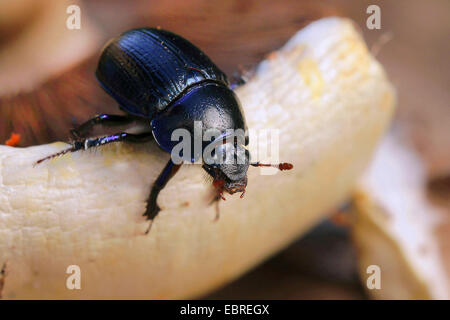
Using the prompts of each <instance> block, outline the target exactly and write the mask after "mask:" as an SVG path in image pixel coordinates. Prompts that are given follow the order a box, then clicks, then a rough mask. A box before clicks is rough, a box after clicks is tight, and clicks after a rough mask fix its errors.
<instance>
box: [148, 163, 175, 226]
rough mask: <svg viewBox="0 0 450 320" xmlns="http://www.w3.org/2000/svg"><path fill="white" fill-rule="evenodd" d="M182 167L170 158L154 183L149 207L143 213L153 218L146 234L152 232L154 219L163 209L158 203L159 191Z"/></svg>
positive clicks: (149, 198) (149, 218) (150, 218)
mask: <svg viewBox="0 0 450 320" xmlns="http://www.w3.org/2000/svg"><path fill="white" fill-rule="evenodd" d="M180 167H181V164H178V165H177V164H174V163H173V162H172V159H170V160H169V162H167V164H166V166H165V167H164V169H163V170H162V171H161V173H160V174H159V176H158V178H157V179H156V180H155V182H154V183H153V186H152V189H151V191H150V195H149V197H148V199H147V209H146V210H145V212H144V214H143V216H145V217H146V218H147V220H151V221H150V225H149V227H148V229H147V231H146V232H145V234H148V233H149V232H150V229H151V227H152V223H153V220H154V219H155V218H156V216H157V215H158V213H159V211H161V209H160V207H159V206H158V203H157V200H158V195H159V193H160V192H161V190H162V189H164V187H165V186H166V184H167V182H169V180H170V179H171V178H172V177H173V176H174V175H175V174H176V173H177V172H178V169H180Z"/></svg>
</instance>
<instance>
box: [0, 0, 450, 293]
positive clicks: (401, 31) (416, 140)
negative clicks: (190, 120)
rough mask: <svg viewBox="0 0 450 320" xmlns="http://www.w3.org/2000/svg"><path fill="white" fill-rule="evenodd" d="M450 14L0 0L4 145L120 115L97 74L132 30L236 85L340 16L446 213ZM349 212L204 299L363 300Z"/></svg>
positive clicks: (60, 136)
mask: <svg viewBox="0 0 450 320" xmlns="http://www.w3.org/2000/svg"><path fill="white" fill-rule="evenodd" d="M73 4H76V5H78V6H79V7H80V8H81V28H80V29H79V30H69V29H68V28H67V27H66V20H67V18H68V17H69V15H70V14H69V13H67V12H66V9H67V7H68V6H69V5H73ZM371 4H376V5H378V6H379V7H380V9H381V29H380V30H369V29H367V27H366V20H367V18H368V16H369V14H367V13H366V9H367V7H368V6H369V5H371ZM449 13H450V2H449V1H448V0H433V1H426V2H425V1H420V0H399V1H361V0H347V1H337V0H336V1H332V0H329V1H320V2H319V1H314V0H311V1H307V0H301V1H299V0H283V1H268V0H258V1H256V0H255V1H251V0H246V1H242V0H241V1H238V0H230V1H216V0H188V1H185V0H179V1H159V0H152V1H141V0H128V1H119V0H96V1H87V0H86V1H75V0H73V1H66V0H39V1H38V0H15V1H7V0H0V143H5V142H7V141H9V144H12V143H11V140H10V137H11V134H12V133H16V134H19V135H20V141H15V142H14V144H16V145H18V146H20V147H25V146H30V145H35V144H42V143H48V142H51V141H55V140H67V139H68V132H69V129H70V128H71V127H73V126H74V125H75V124H77V123H81V122H83V121H85V120H87V119H88V118H90V117H91V116H92V115H94V114H96V113H99V112H102V113H108V112H111V113H114V112H116V111H117V104H116V103H115V102H114V100H112V99H111V98H110V97H109V96H107V95H106V94H105V93H104V92H103V91H102V90H101V89H100V87H99V86H98V85H97V82H96V80H95V77H94V71H95V67H96V63H97V60H98V57H99V53H100V50H101V48H102V46H103V45H104V43H105V42H106V41H107V40H108V39H109V38H111V37H113V36H116V35H118V34H119V33H121V32H123V31H125V30H127V29H129V28H133V27H142V26H160V27H162V28H164V29H168V30H171V31H173V32H175V33H178V34H180V35H182V36H184V37H186V38H187V39H189V40H190V41H192V42H193V43H195V44H196V45H197V46H199V47H200V48H201V49H203V50H204V51H205V52H206V53H207V54H208V55H209V56H210V57H211V58H212V60H213V61H215V62H216V64H217V65H218V66H219V67H221V68H222V69H223V70H224V71H225V72H226V73H227V74H228V75H229V76H234V75H238V74H240V73H242V72H246V71H250V70H251V69H252V68H253V67H254V66H255V65H256V64H257V63H258V61H260V60H261V59H263V58H264V57H265V56H266V55H267V54H268V53H270V52H271V51H272V50H274V49H277V48H278V47H280V46H281V45H283V43H284V42H285V41H286V40H287V39H288V38H289V37H291V36H292V35H293V34H294V33H295V32H296V31H298V30H299V29H300V28H302V27H303V26H305V25H307V24H308V23H310V22H311V21H314V20H316V19H319V18H321V17H325V16H344V17H349V18H351V19H353V20H354V22H355V24H356V25H358V26H359V29H360V31H361V33H362V34H363V36H364V38H365V40H366V42H367V45H368V47H369V49H370V50H371V52H372V54H374V55H376V57H377V59H378V60H379V61H380V62H381V63H382V64H383V66H384V67H385V69H386V71H387V73H388V75H389V78H390V79H391V81H392V82H393V84H394V85H395V87H396V88H397V90H398V109H397V114H396V118H395V121H394V124H393V127H394V128H396V129H398V130H399V131H400V132H401V134H402V136H403V137H404V139H407V140H408V141H409V142H410V143H411V145H412V146H413V148H414V150H415V151H417V152H418V154H420V158H421V159H422V160H423V162H424V166H425V168H426V177H427V184H426V185H425V186H424V192H425V194H426V195H427V197H428V198H429V200H430V201H431V202H432V203H433V204H434V205H436V206H439V207H440V208H441V209H442V210H444V211H445V212H447V213H448V214H450V106H449V101H450V90H449V84H450V72H449V71H450V62H449V59H448V57H449V49H450V43H449V41H448V39H449V36H450V20H449V19H448V15H449ZM16 140H17V139H16ZM346 206H348V203H347V204H346V203H344V204H342V208H336V212H335V213H332V218H331V219H329V220H327V221H323V222H322V223H321V224H320V225H318V226H317V227H316V228H314V229H313V230H311V231H310V232H309V233H308V234H307V235H306V236H303V237H302V238H301V239H298V241H297V242H295V243H294V244H292V245H291V246H290V247H289V248H287V249H286V250H284V251H282V252H280V253H278V254H277V255H276V256H274V257H272V258H271V259H269V260H268V261H266V262H265V263H264V264H262V265H260V266H258V267H257V268H256V269H254V270H253V271H250V272H249V273H247V274H246V275H244V276H242V277H241V278H240V279H238V280H236V281H234V282H233V283H231V284H229V285H227V286H226V287H224V288H221V289H219V290H218V291H216V292H214V293H212V294H211V295H209V296H207V297H204V298H212V299H355V298H357V299H365V298H368V297H369V295H368V293H367V291H366V290H365V289H364V287H365V285H364V283H363V282H362V281H361V280H360V277H359V275H358V270H357V269H358V268H357V261H358V251H357V248H355V245H354V241H353V238H352V233H351V231H350V229H349V226H348V225H349V223H348V220H349V213H347V210H346ZM448 231H450V224H449V220H448V219H447V220H446V219H444V220H443V221H442V222H441V223H440V224H439V226H438V227H437V229H436V232H437V237H438V242H439V248H440V250H441V253H442V256H443V261H444V267H445V270H446V272H447V274H450V247H449V245H448V241H446V235H447V234H448Z"/></svg>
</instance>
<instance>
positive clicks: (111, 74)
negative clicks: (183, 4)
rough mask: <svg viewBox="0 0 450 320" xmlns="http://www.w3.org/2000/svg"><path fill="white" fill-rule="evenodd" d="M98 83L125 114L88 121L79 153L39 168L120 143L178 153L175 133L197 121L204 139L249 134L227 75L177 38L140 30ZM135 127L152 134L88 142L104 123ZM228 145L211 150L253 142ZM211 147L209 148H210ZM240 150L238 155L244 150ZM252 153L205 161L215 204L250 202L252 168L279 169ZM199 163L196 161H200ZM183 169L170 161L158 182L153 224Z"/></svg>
mask: <svg viewBox="0 0 450 320" xmlns="http://www.w3.org/2000/svg"><path fill="white" fill-rule="evenodd" d="M96 76H97V79H98V80H99V82H100V84H101V86H102V87H103V88H104V89H105V91H106V92H107V93H108V94H109V95H111V96H112V97H113V98H114V99H115V100H116V101H117V102H118V104H119V107H120V109H121V110H122V111H123V112H124V113H125V114H124V115H110V114H101V115H98V116H96V117H94V118H92V119H90V120H88V121H87V122H85V123H83V124H82V125H80V126H79V127H77V128H76V129H73V130H72V131H71V134H72V136H73V138H74V141H73V142H72V147H71V148H69V149H67V150H63V151H62V152H59V153H57V154H53V155H50V156H48V157H46V158H44V159H41V160H39V161H38V163H40V162H42V161H44V160H46V159H50V158H53V157H56V156H59V155H62V154H65V153H68V152H74V151H78V150H81V149H88V148H92V147H97V146H100V145H103V144H107V143H112V142H117V141H126V142H133V143H141V142H147V141H150V140H153V139H154V140H155V141H156V143H157V144H158V145H159V146H160V147H161V148H162V149H163V150H164V151H166V152H168V153H171V152H172V149H173V148H174V146H175V144H176V143H177V142H174V141H171V134H172V132H173V131H174V130H176V129H178V128H183V129H186V130H188V131H189V133H190V134H191V135H193V132H194V122H195V121H201V123H202V125H203V126H202V130H203V131H204V132H206V130H209V129H215V130H218V131H219V132H226V130H229V129H233V130H236V129H242V130H243V131H244V132H245V131H246V129H247V127H246V123H245V118H244V113H243V111H242V108H241V105H240V102H239V100H238V98H237V96H236V95H235V94H234V92H233V91H232V90H231V88H230V83H229V82H228V79H227V76H226V75H225V73H224V72H222V71H221V70H220V69H219V68H218V67H217V66H216V65H215V64H214V63H213V62H212V61H211V60H210V59H209V58H208V56H206V54H204V53H203V52H202V51H201V50H200V49H198V48H197V47H196V46H194V45H193V44H192V43H190V42H189V41H188V40H186V39H184V38H182V37H180V36H178V35H176V34H173V33H171V32H169V31H165V30H162V29H155V28H140V29H133V30H130V31H127V32H125V33H123V34H121V35H120V36H119V37H117V38H114V39H112V40H111V41H109V42H108V44H107V45H106V46H105V48H104V49H103V52H102V54H101V56H100V60H99V63H98V67H97V71H96ZM132 122H141V123H143V124H146V126H147V127H148V129H149V130H148V131H145V132H143V133H139V134H131V133H127V132H120V133H117V134H114V135H109V136H104V137H100V138H88V136H89V133H90V132H91V131H92V129H93V127H94V126H96V125H98V124H101V125H104V126H110V127H112V126H116V125H124V124H129V123H132ZM149 124H150V125H149ZM86 137H87V138H86ZM226 138H227V136H226V135H221V136H220V137H219V138H215V140H213V141H211V143H215V144H216V145H219V148H222V149H226V148H227V145H228V144H229V143H231V144H234V146H235V147H244V146H245V145H247V144H248V139H245V142H242V144H243V145H237V144H239V143H241V142H238V141H237V140H233V141H231V142H229V141H228V140H227V139H226ZM207 145H208V144H203V145H202V147H203V149H204V148H206V146H207ZM232 150H234V152H237V150H238V149H237V148H233V149H232ZM241 150H242V149H241ZM244 150H245V151H244V153H243V155H244V159H243V161H242V162H240V163H218V164H207V163H205V162H203V166H202V167H203V169H204V170H205V171H206V172H207V173H208V174H209V175H210V176H211V177H212V178H213V179H214V182H213V186H214V187H215V188H216V190H217V196H216V198H215V200H219V199H220V198H223V191H227V192H228V193H230V194H233V193H235V192H242V195H243V193H244V192H245V188H246V186H247V170H248V167H249V165H253V166H272V165H266V164H260V163H250V155H249V152H248V151H247V150H246V149H245V148H244ZM234 156H235V157H236V154H235V155H234ZM191 159H192V161H194V160H195V159H194V156H192V158H191ZM180 166H181V164H175V163H174V162H173V161H172V159H171V160H169V162H168V163H167V165H166V166H165V168H164V169H163V170H162V172H161V173H160V175H159V176H158V178H157V179H156V181H154V183H153V185H152V188H151V191H150V195H149V198H148V200H147V208H146V211H145V213H144V216H146V217H147V219H149V220H152V221H153V219H154V218H155V217H156V216H157V214H158V212H159V211H160V209H159V207H158V205H157V197H158V194H159V192H160V191H161V190H162V189H163V188H164V186H165V185H166V184H167V182H168V181H169V180H170V178H171V177H173V176H174V175H175V173H176V172H177V170H178V169H179V168H180ZM273 166H275V167H277V168H279V169H280V170H289V169H291V168H292V165H291V164H288V163H281V164H279V165H273ZM223 199H224V198H223Z"/></svg>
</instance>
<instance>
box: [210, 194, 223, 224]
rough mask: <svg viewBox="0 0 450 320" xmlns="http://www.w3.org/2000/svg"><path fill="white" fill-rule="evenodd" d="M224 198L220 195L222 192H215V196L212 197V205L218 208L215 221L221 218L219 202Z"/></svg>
mask: <svg viewBox="0 0 450 320" xmlns="http://www.w3.org/2000/svg"><path fill="white" fill-rule="evenodd" d="M221 199H222V197H221V196H220V194H219V193H218V192H216V193H215V195H214V198H213V199H212V201H211V202H210V203H209V204H210V205H212V204H213V205H214V206H215V208H216V216H215V217H214V221H217V220H219V218H220V208H219V202H220V200H221Z"/></svg>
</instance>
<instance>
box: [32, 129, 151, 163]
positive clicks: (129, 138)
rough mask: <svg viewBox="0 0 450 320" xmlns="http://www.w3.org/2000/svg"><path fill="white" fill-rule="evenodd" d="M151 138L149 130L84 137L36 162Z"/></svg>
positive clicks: (141, 141)
mask: <svg viewBox="0 0 450 320" xmlns="http://www.w3.org/2000/svg"><path fill="white" fill-rule="evenodd" d="M151 139H153V135H152V133H151V132H144V133H140V134H132V133H126V132H121V133H116V134H113V135H110V136H105V137H101V138H96V139H85V140H81V141H74V142H73V143H72V147H70V148H68V149H65V150H63V151H60V152H57V153H54V154H52V155H49V156H47V157H45V158H42V159H40V160H38V161H36V164H39V163H41V162H43V161H45V160H50V159H52V158H55V157H58V156H62V155H64V154H66V153H69V152H75V151H78V150H83V149H84V150H87V149H89V148H93V147H98V146H101V145H105V144H108V143H112V142H119V141H126V142H133V143H143V142H147V141H150V140H151Z"/></svg>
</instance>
